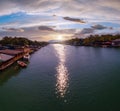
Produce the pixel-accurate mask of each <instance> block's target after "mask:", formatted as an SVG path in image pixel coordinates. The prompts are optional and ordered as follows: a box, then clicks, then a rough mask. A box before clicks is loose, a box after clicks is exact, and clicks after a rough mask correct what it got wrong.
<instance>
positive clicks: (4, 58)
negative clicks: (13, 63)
mask: <svg viewBox="0 0 120 111" xmlns="http://www.w3.org/2000/svg"><path fill="white" fill-rule="evenodd" d="M13 57H14V56H11V55H7V54H2V53H0V61H1V62H4V61H7V60H9V59H11V58H13Z"/></svg>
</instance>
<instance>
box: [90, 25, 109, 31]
mask: <svg viewBox="0 0 120 111" xmlns="http://www.w3.org/2000/svg"><path fill="white" fill-rule="evenodd" d="M91 28H93V29H95V30H103V29H106V28H107V27H106V26H103V25H100V24H97V25H93V26H91Z"/></svg>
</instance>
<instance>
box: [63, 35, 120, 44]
mask: <svg viewBox="0 0 120 111" xmlns="http://www.w3.org/2000/svg"><path fill="white" fill-rule="evenodd" d="M115 39H120V35H119V34H117V35H109V34H108V35H90V36H89V37H87V38H84V39H82V38H75V39H71V40H67V41H64V43H66V44H73V45H74V44H75V45H86V46H87V45H93V44H95V43H97V42H101V43H102V42H111V41H112V40H115Z"/></svg>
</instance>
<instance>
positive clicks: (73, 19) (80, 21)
mask: <svg viewBox="0 0 120 111" xmlns="http://www.w3.org/2000/svg"><path fill="white" fill-rule="evenodd" d="M63 19H65V20H69V21H73V22H78V23H86V22H85V21H83V20H81V19H77V18H71V17H63Z"/></svg>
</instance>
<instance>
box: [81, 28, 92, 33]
mask: <svg viewBox="0 0 120 111" xmlns="http://www.w3.org/2000/svg"><path fill="white" fill-rule="evenodd" d="M93 32H94V29H92V28H84V29H82V30H81V32H80V34H91V33H93Z"/></svg>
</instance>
